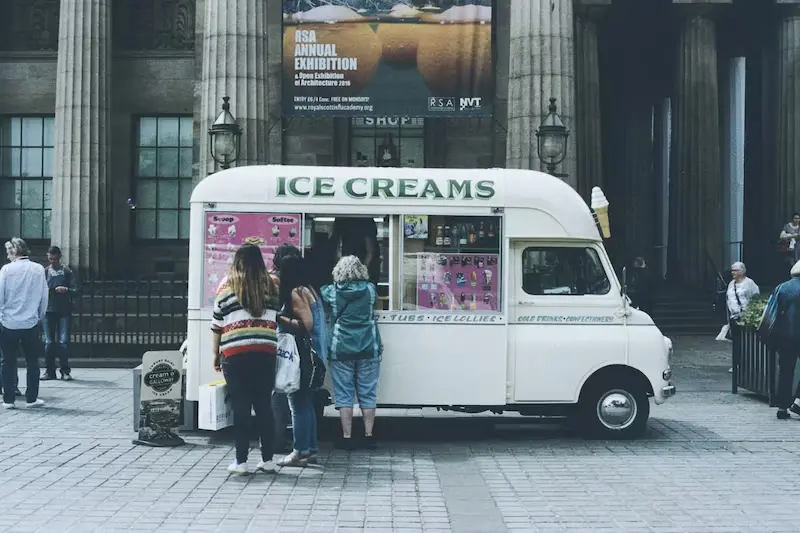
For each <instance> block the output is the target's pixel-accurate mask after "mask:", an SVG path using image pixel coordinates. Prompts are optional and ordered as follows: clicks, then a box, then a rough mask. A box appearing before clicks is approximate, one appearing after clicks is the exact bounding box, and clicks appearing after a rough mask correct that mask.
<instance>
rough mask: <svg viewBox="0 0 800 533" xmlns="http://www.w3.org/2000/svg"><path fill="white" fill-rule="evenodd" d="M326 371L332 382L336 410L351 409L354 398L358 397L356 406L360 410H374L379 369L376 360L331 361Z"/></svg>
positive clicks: (379, 366) (379, 364)
mask: <svg viewBox="0 0 800 533" xmlns="http://www.w3.org/2000/svg"><path fill="white" fill-rule="evenodd" d="M328 369H329V371H330V373H331V381H333V401H334V403H335V404H336V408H337V409H341V408H343V407H353V400H354V397H355V396H358V405H359V407H361V408H362V409H375V406H376V404H377V400H378V378H379V377H380V369H381V363H380V361H379V360H378V359H357V360H355V361H331V362H330V364H329V366H328Z"/></svg>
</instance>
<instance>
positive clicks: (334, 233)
mask: <svg viewBox="0 0 800 533" xmlns="http://www.w3.org/2000/svg"><path fill="white" fill-rule="evenodd" d="M304 228H305V235H304V236H303V244H304V249H305V252H304V255H305V256H306V257H307V258H308V260H309V261H308V264H309V265H310V267H311V272H310V274H311V276H312V278H313V279H312V283H313V284H314V285H315V286H316V287H317V288H319V287H321V286H322V285H326V284H328V283H331V282H332V281H333V277H332V272H333V267H334V266H336V263H337V262H338V260H339V259H340V258H341V257H343V256H345V255H355V256H357V257H358V258H359V259H361V261H362V262H364V264H365V266H366V267H367V271H368V272H369V277H370V281H371V282H372V283H374V284H375V285H376V286H377V289H378V302H379V304H380V305H379V309H382V310H388V309H389V259H388V258H389V217H388V216H385V215H383V216H382V215H366V216H344V217H343V216H328V215H319V214H314V215H312V214H307V215H305V221H304Z"/></svg>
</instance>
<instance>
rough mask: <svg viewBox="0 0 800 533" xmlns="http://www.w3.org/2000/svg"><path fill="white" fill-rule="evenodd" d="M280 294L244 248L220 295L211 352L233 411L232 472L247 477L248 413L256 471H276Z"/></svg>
mask: <svg viewBox="0 0 800 533" xmlns="http://www.w3.org/2000/svg"><path fill="white" fill-rule="evenodd" d="M277 311H278V293H277V291H276V290H275V284H274V283H273V282H272V278H271V277H270V275H269V273H268V272H267V268H266V266H265V265H264V258H263V257H262V256H261V250H260V249H259V248H258V247H257V246H253V245H251V244H245V245H244V246H242V247H241V248H239V250H237V252H236V255H235V256H234V259H233V264H232V265H231V269H230V272H229V273H228V276H227V278H226V279H225V281H224V282H223V283H222V284H221V285H220V287H219V289H218V290H217V297H216V299H215V301H214V314H213V318H212V320H211V331H212V332H213V341H212V343H213V344H212V353H213V354H214V369H215V370H216V371H217V372H219V371H220V370H221V371H222V372H223V374H224V375H225V381H226V382H227V388H228V394H229V395H230V398H231V404H232V406H233V420H234V439H235V441H236V459H235V460H234V461H233V463H231V465H230V466H229V467H228V471H229V472H231V473H233V474H237V475H246V474H247V473H248V469H247V456H248V454H249V451H250V418H251V416H250V412H251V411H250V410H251V408H252V409H253V410H255V413H256V424H257V426H258V434H259V436H260V438H261V462H259V463H258V466H257V469H258V470H261V471H264V472H274V471H275V465H274V463H273V462H272V452H273V450H272V446H273V432H274V428H273V422H272V406H271V398H272V389H273V386H274V384H275V355H276V352H277V347H278V334H277V329H278V324H277V320H278V318H277Z"/></svg>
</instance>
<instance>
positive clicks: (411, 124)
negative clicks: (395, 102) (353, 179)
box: [350, 117, 425, 168]
mask: <svg viewBox="0 0 800 533" xmlns="http://www.w3.org/2000/svg"><path fill="white" fill-rule="evenodd" d="M351 124H352V129H351V139H350V165H351V166H354V167H409V168H423V167H424V166H425V119H423V118H409V117H365V118H354V119H352V123H351Z"/></svg>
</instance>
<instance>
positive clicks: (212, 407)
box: [198, 382, 233, 431]
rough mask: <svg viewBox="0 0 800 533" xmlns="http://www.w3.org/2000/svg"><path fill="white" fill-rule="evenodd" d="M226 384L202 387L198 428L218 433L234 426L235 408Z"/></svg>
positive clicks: (211, 384)
mask: <svg viewBox="0 0 800 533" xmlns="http://www.w3.org/2000/svg"><path fill="white" fill-rule="evenodd" d="M227 393H228V387H227V385H225V383H224V382H222V383H209V384H208V385H201V386H200V398H199V402H198V404H199V411H200V412H199V416H198V427H199V428H200V429H205V430H209V431H218V430H220V429H223V428H226V427H228V426H232V425H233V408H232V407H231V403H230V402H229V401H227V396H228V394H227Z"/></svg>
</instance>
